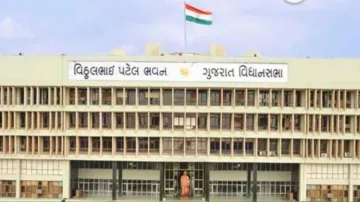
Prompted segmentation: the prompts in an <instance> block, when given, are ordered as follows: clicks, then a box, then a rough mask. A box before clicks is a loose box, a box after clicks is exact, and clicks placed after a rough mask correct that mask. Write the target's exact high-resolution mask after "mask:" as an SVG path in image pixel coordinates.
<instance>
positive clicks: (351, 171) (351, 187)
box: [348, 164, 354, 201]
mask: <svg viewBox="0 0 360 202" xmlns="http://www.w3.org/2000/svg"><path fill="white" fill-rule="evenodd" d="M348 173H349V176H348V179H349V188H348V190H349V191H348V201H354V180H353V175H354V169H353V165H351V164H349V172H348Z"/></svg>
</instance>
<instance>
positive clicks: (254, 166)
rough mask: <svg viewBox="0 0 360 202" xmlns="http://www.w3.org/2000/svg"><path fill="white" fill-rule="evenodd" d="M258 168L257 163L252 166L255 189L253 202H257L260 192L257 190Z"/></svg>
mask: <svg viewBox="0 0 360 202" xmlns="http://www.w3.org/2000/svg"><path fill="white" fill-rule="evenodd" d="M257 167H258V164H257V163H254V164H253V165H252V170H253V187H252V190H253V195H252V201H253V202H257V192H258V189H257Z"/></svg>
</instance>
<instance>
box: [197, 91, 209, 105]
mask: <svg viewBox="0 0 360 202" xmlns="http://www.w3.org/2000/svg"><path fill="white" fill-rule="evenodd" d="M198 93H199V97H198V105H199V106H206V105H207V90H206V89H202V90H200V89H199V92H198Z"/></svg>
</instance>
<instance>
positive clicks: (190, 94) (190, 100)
mask: <svg viewBox="0 0 360 202" xmlns="http://www.w3.org/2000/svg"><path fill="white" fill-rule="evenodd" d="M186 105H188V106H194V105H196V90H193V89H186Z"/></svg>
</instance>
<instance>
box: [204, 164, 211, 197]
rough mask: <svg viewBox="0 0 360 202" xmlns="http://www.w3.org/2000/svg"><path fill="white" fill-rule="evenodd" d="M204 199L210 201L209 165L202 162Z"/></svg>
mask: <svg viewBox="0 0 360 202" xmlns="http://www.w3.org/2000/svg"><path fill="white" fill-rule="evenodd" d="M204 199H205V201H207V202H209V201H210V165H209V163H204Z"/></svg>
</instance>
